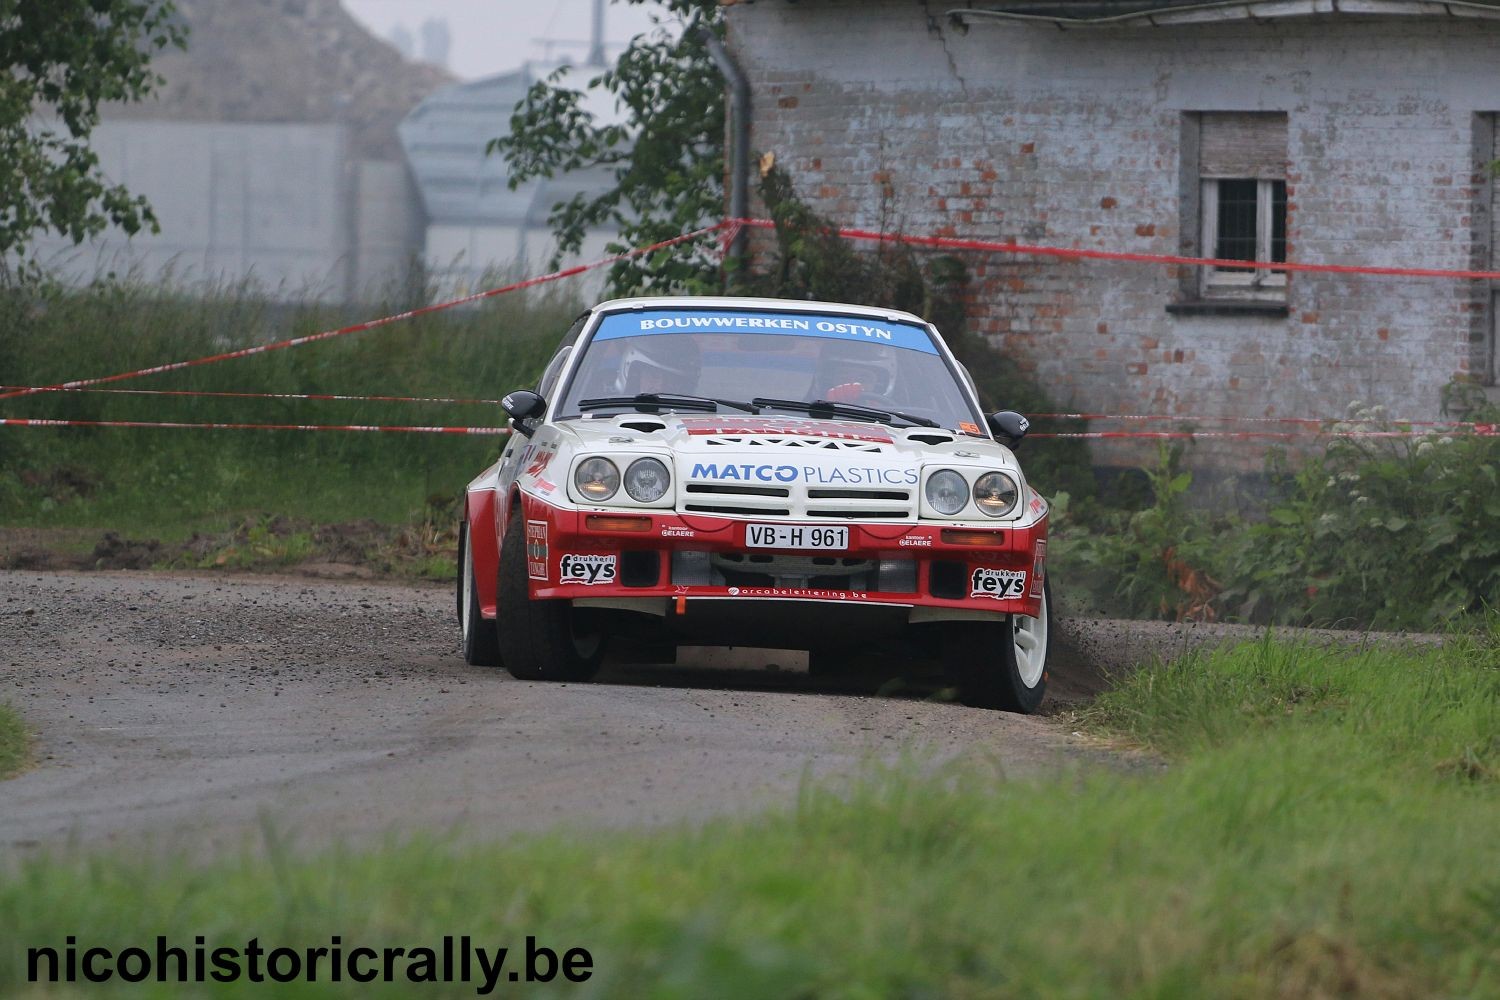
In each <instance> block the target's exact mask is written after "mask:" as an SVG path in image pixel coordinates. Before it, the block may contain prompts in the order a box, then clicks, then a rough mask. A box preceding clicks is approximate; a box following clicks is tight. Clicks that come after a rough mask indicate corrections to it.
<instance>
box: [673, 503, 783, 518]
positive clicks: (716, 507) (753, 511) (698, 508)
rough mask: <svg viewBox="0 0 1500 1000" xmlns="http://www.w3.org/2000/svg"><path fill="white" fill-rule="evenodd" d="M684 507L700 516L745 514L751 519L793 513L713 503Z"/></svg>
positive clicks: (778, 508) (770, 508)
mask: <svg viewBox="0 0 1500 1000" xmlns="http://www.w3.org/2000/svg"><path fill="white" fill-rule="evenodd" d="M682 507H683V510H687V511H693V512H696V513H699V514H745V515H748V516H750V517H790V516H791V513H792V512H791V511H790V510H788V509H787V508H785V507H732V506H728V505H726V504H711V503H688V504H683V505H682Z"/></svg>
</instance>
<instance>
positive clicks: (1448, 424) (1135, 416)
mask: <svg viewBox="0 0 1500 1000" xmlns="http://www.w3.org/2000/svg"><path fill="white" fill-rule="evenodd" d="M1028 416H1030V418H1031V419H1032V420H1134V421H1149V422H1171V423H1184V424H1185V423H1197V422H1200V421H1201V422H1204V423H1234V424H1292V425H1295V426H1298V427H1314V428H1327V427H1328V425H1330V424H1350V425H1355V426H1377V427H1378V426H1387V427H1389V426H1401V427H1435V428H1443V429H1454V430H1463V429H1464V428H1468V427H1493V426H1495V425H1494V424H1485V423H1476V422H1474V421H1472V420H1397V419H1394V418H1391V417H1383V418H1380V419H1374V418H1365V417H1359V418H1351V417H1322V418H1315V417H1190V416H1171V415H1169V414H1162V413H1032V414H1028Z"/></svg>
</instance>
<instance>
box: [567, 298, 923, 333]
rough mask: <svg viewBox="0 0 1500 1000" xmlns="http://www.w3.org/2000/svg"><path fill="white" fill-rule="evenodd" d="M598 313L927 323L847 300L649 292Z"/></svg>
mask: <svg viewBox="0 0 1500 1000" xmlns="http://www.w3.org/2000/svg"><path fill="white" fill-rule="evenodd" d="M595 309H596V310H597V311H598V312H625V311H628V310H632V309H756V310H761V311H774V312H803V313H827V314H829V315H837V316H867V317H869V318H871V319H884V320H888V321H892V322H901V323H914V324H916V325H917V326H921V327H925V326H927V325H928V324H927V321H926V320H924V319H922V318H921V317H920V316H914V315H912V314H911V313H909V312H902V311H901V310H900V309H882V308H878V307H876V306H859V305H854V304H853V303H848V302H812V301H809V300H807V299H766V298H752V297H749V296H738V295H649V296H639V297H636V298H628V299H610V300H609V301H608V302H601V303H599V305H598V306H596V307H595Z"/></svg>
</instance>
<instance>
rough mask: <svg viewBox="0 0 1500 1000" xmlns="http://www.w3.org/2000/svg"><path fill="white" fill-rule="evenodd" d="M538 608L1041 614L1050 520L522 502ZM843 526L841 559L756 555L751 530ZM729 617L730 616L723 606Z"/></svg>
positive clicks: (924, 617) (920, 617)
mask: <svg viewBox="0 0 1500 1000" xmlns="http://www.w3.org/2000/svg"><path fill="white" fill-rule="evenodd" d="M522 514H523V516H524V518H525V521H526V547H527V575H528V576H529V577H530V593H531V597H532V598H533V599H535V600H564V599H565V600H572V601H574V602H575V603H577V604H579V605H581V606H595V607H609V608H617V609H620V610H636V611H643V612H647V613H652V614H660V615H667V616H672V615H685V614H686V613H687V610H688V607H689V606H690V605H697V606H699V607H700V608H701V607H703V606H704V602H726V603H727V604H728V605H729V606H730V607H734V606H738V605H741V604H744V605H750V604H762V603H781V602H798V603H807V602H812V603H822V604H830V605H831V604H838V605H844V606H850V605H860V606H866V607H875V606H884V607H887V608H889V609H890V610H891V611H897V610H899V609H908V613H907V615H906V618H907V620H908V621H910V622H913V623H918V622H926V621H942V620H962V619H985V618H993V617H1001V616H1004V615H1007V614H1021V615H1030V616H1033V617H1034V616H1036V615H1038V614H1040V611H1041V598H1042V586H1043V582H1044V578H1045V573H1046V546H1047V542H1046V538H1047V517H1046V514H1045V513H1044V514H1042V515H1041V516H1040V517H1039V518H1037V519H1034V520H1030V521H1025V522H1021V523H1020V526H1016V525H1014V524H1013V523H1012V522H996V523H995V524H975V523H973V522H964V523H961V524H942V523H936V522H930V521H929V522H922V523H917V524H913V523H911V522H907V521H903V522H901V523H890V522H885V523H881V522H874V523H870V522H862V521H841V522H839V523H837V524H830V523H829V522H827V521H818V522H797V521H788V520H785V519H755V518H740V517H723V516H715V515H706V514H698V513H677V512H672V511H661V512H654V511H653V512H641V511H628V512H620V511H604V510H581V509H574V508H568V507H560V506H556V505H554V504H552V503H549V502H546V501H543V500H541V499H539V498H537V497H534V496H531V495H525V496H523V500H522ZM771 523H775V524H779V525H798V526H801V527H804V528H806V529H809V531H811V530H812V529H817V528H829V527H834V528H847V529H848V546H847V548H845V549H840V550H837V551H795V550H791V549H760V548H752V547H750V546H749V545H748V544H747V540H746V532H747V528H748V526H750V525H759V524H771ZM720 610H721V611H727V610H729V608H728V607H726V608H722V609H720Z"/></svg>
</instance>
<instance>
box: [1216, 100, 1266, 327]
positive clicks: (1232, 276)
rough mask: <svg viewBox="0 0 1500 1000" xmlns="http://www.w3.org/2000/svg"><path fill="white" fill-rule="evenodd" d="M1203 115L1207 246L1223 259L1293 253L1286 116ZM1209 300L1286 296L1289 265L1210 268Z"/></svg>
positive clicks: (1255, 259) (1257, 114)
mask: <svg viewBox="0 0 1500 1000" xmlns="http://www.w3.org/2000/svg"><path fill="white" fill-rule="evenodd" d="M1198 117H1199V128H1200V130H1201V131H1200V135H1199V142H1198V177H1199V185H1200V188H1199V192H1198V195H1199V215H1200V219H1201V227H1202V243H1201V246H1202V248H1203V250H1204V252H1205V253H1206V254H1207V255H1208V256H1210V257H1214V258H1217V259H1220V260H1245V261H1271V262H1284V261H1285V260H1286V218H1287V207H1286V115H1284V114H1268V113H1264V112H1226V113H1207V112H1205V113H1204V114H1202V115H1200V116H1198ZM1198 293H1199V295H1201V296H1202V297H1203V298H1205V299H1250V300H1264V301H1271V302H1278V301H1279V302H1284V301H1285V300H1286V272H1284V271H1271V270H1266V269H1260V268H1248V267H1233V266H1222V267H1205V268H1202V269H1201V273H1200V276H1199V288H1198Z"/></svg>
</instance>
